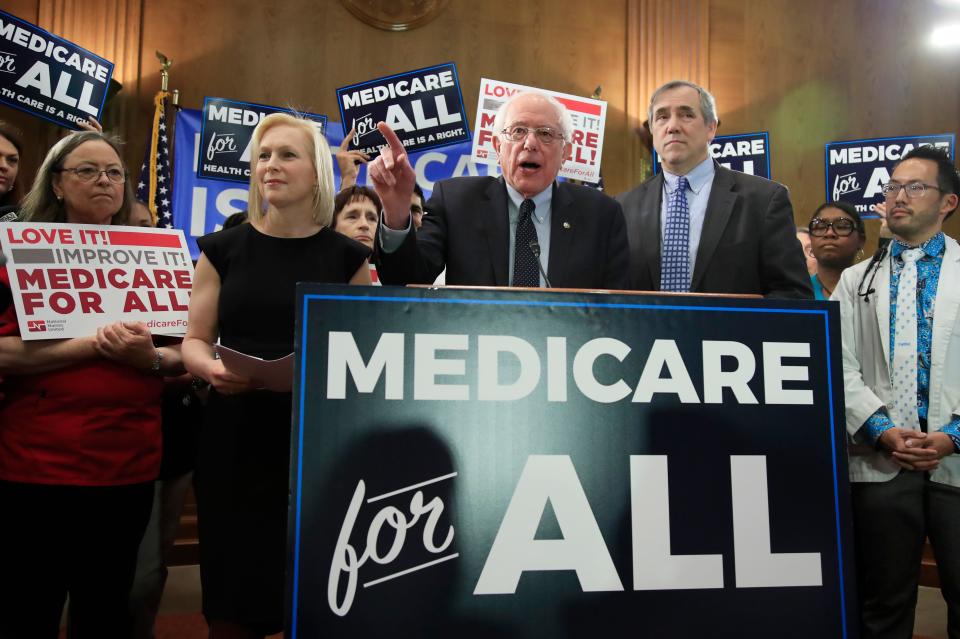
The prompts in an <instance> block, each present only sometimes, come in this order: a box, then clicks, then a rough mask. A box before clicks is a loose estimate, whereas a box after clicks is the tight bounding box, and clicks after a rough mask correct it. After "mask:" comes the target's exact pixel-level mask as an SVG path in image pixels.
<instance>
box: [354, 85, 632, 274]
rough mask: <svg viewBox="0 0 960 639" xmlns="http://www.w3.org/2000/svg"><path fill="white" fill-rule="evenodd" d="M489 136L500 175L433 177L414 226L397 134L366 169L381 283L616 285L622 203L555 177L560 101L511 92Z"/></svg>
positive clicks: (562, 139)
mask: <svg viewBox="0 0 960 639" xmlns="http://www.w3.org/2000/svg"><path fill="white" fill-rule="evenodd" d="M494 127H495V129H496V133H497V135H496V137H495V138H494V141H493V144H494V148H495V149H496V151H497V155H498V157H499V163H500V169H501V171H502V173H503V175H502V177H500V178H494V177H488V176H483V177H458V178H452V179H449V180H443V181H441V182H438V183H437V184H436V186H435V187H434V190H433V195H432V196H431V198H430V200H429V201H428V202H427V205H426V211H427V214H426V215H424V217H423V225H422V227H421V228H420V230H419V231H413V230H412V229H411V224H410V196H411V194H412V193H413V185H414V183H415V180H416V178H415V174H414V170H413V167H411V166H410V161H409V159H408V157H407V153H406V151H405V150H404V148H403V145H402V144H401V142H400V140H399V138H398V137H397V136H396V134H395V133H394V132H393V131H392V130H391V129H390V127H388V126H387V125H386V124H384V123H382V122H381V123H380V124H379V125H378V128H379V130H380V132H381V133H382V134H383V136H384V137H385V138H386V140H387V146H385V147H384V148H383V149H382V150H381V154H380V156H379V157H378V158H377V159H376V160H374V161H373V162H371V164H370V166H369V168H368V175H369V176H370V179H371V181H372V183H373V186H374V188H375V189H376V191H377V194H378V195H379V196H380V199H381V200H382V202H383V220H382V221H383V223H382V224H381V225H380V229H381V230H380V232H379V241H378V242H377V259H378V272H379V274H380V279H381V281H382V282H383V283H384V284H399V285H406V284H430V283H432V282H433V281H434V280H435V279H436V277H437V275H438V274H439V273H440V272H441V271H442V270H443V269H444V268H446V269H447V275H446V282H447V284H453V285H457V284H459V285H475V286H526V287H538V286H556V287H562V288H601V289H623V288H626V286H627V282H628V279H629V278H628V262H629V251H628V248H627V236H626V228H625V223H624V219H623V211H622V210H621V208H620V205H619V204H618V203H617V202H616V201H615V200H614V199H612V198H610V197H608V196H606V195H604V194H603V193H601V192H599V191H596V190H594V189H591V188H588V187H583V186H577V185H573V184H569V183H566V182H563V183H558V182H557V181H556V178H557V174H558V173H559V171H560V167H561V166H562V165H563V162H564V158H566V156H567V153H568V151H569V150H570V137H571V134H572V132H573V123H572V120H571V118H570V114H569V113H568V112H567V110H566V108H565V107H564V106H563V105H562V104H560V103H559V102H558V101H557V100H555V99H554V98H552V97H550V96H548V95H546V94H543V93H538V92H533V91H527V92H522V93H517V94H515V95H514V96H513V97H511V98H510V99H509V100H507V101H506V102H505V103H504V104H503V105H502V106H501V107H500V110H499V111H498V112H497V116H496V119H495V121H494Z"/></svg>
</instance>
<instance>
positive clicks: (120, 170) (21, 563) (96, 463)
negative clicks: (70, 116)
mask: <svg viewBox="0 0 960 639" xmlns="http://www.w3.org/2000/svg"><path fill="white" fill-rule="evenodd" d="M132 201H133V192H132V189H131V188H130V185H129V183H128V182H127V172H126V169H125V168H124V166H123V161H122V160H121V158H120V153H119V150H118V147H117V144H116V142H115V141H113V140H111V139H110V138H108V137H105V136H104V135H102V134H101V133H97V132H92V131H84V132H80V133H74V134H72V135H70V136H68V137H66V138H64V139H62V140H60V142H58V143H57V144H56V145H54V147H53V148H52V149H50V152H49V153H48V154H47V157H46V159H44V161H43V164H42V165H41V167H40V170H39V171H38V173H37V178H36V181H35V182H34V185H33V189H32V190H31V191H30V193H29V194H28V195H27V197H26V199H25V200H24V204H23V210H22V214H23V218H24V219H25V221H27V222H69V223H74V224H99V225H109V224H125V223H126V221H127V218H128V216H129V212H130V205H131V202H132ZM0 285H2V286H0V291H5V292H7V295H6V297H7V299H8V300H9V298H10V295H9V291H8V289H9V279H8V274H7V272H6V270H3V271H2V272H0ZM19 335H20V333H19V329H18V324H17V316H16V311H15V310H14V307H13V304H11V303H9V302H8V303H7V306H6V308H5V309H3V311H2V313H0V376H2V377H3V378H4V389H3V390H4V392H5V395H6V396H5V398H4V400H3V402H2V403H0V509H2V512H3V523H2V525H0V566H2V569H0V637H4V638H19V637H31V638H43V637H51V638H54V637H57V635H58V633H59V626H60V617H61V614H62V609H63V605H64V602H65V599H66V597H67V595H68V594H69V595H70V617H71V619H70V624H71V636H72V637H74V638H77V637H81V638H84V637H97V638H107V637H124V636H126V635H127V633H128V629H127V623H128V620H127V615H128V613H127V598H128V593H129V590H130V585H131V582H132V580H133V574H134V568H135V565H136V556H137V546H138V545H139V543H140V538H141V537H142V536H143V530H144V527H145V526H146V523H147V519H148V517H149V515H150V507H151V501H152V497H153V480H154V479H155V478H156V476H157V473H158V470H159V466H160V394H161V391H162V388H163V377H162V376H161V375H163V374H168V373H169V374H175V373H176V372H177V371H182V370H183V369H182V366H181V364H180V354H179V349H178V348H156V347H154V344H153V339H152V337H151V335H150V332H149V330H148V329H147V328H146V326H145V325H143V324H140V323H116V324H112V325H109V326H105V327H103V328H101V329H99V330H98V331H97V334H96V335H91V336H90V337H83V338H73V339H64V340H36V341H24V340H23V339H21V338H20V337H19Z"/></svg>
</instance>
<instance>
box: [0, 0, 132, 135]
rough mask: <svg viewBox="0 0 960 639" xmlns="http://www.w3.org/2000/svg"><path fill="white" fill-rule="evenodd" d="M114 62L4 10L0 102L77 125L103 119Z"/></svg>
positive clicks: (69, 125) (0, 36)
mask: <svg viewBox="0 0 960 639" xmlns="http://www.w3.org/2000/svg"><path fill="white" fill-rule="evenodd" d="M112 74H113V63H112V62H110V61H109V60H105V59H103V58H101V57H100V56H98V55H96V54H94V53H91V52H90V51H87V50H86V49H84V48H82V47H78V46H77V45H75V44H73V43H72V42H69V41H68V40H64V39H63V38H61V37H58V36H55V35H54V34H52V33H50V32H49V31H46V30H44V29H41V28H40V27H38V26H36V25H34V24H30V23H29V22H26V21H24V20H21V19H20V18H17V17H16V16H12V15H10V14H9V13H6V12H4V11H0V103H3V104H6V105H8V106H11V107H13V108H15V109H20V110H21V111H25V112H27V113H29V114H30V115H34V116H36V117H38V118H43V119H44V120H49V121H51V122H53V123H55V124H59V125H61V126H65V127H67V128H69V129H77V128H79V127H78V126H77V122H85V121H86V120H87V118H88V117H89V116H91V115H92V116H94V117H96V118H98V119H99V118H100V113H101V111H103V104H104V102H106V100H107V88H108V87H109V85H110V76H111V75H112Z"/></svg>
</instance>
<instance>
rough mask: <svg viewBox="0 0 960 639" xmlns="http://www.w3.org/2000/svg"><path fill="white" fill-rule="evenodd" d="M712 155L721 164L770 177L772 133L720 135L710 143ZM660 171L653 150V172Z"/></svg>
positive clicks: (658, 159) (658, 161)
mask: <svg viewBox="0 0 960 639" xmlns="http://www.w3.org/2000/svg"><path fill="white" fill-rule="evenodd" d="M710 156H711V157H713V159H714V160H716V161H717V162H719V163H720V166H722V167H726V168H728V169H732V170H734V171H740V172H741V173H748V174H750V175H756V176H757V177H762V178H766V179H768V180H769V179H771V178H770V135H769V134H768V133H767V132H766V131H762V132H760V133H738V134H736V135H718V136H717V137H715V138H713V142H711V143H710ZM659 172H660V158H659V157H658V156H657V152H656V151H654V152H653V174H654V175H656V174H657V173H659Z"/></svg>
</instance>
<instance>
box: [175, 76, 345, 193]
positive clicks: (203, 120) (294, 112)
mask: <svg viewBox="0 0 960 639" xmlns="http://www.w3.org/2000/svg"><path fill="white" fill-rule="evenodd" d="M210 100H220V101H222V102H230V103H231V104H242V105H244V106H252V107H258V108H263V109H272V110H273V112H274V113H289V114H290V115H301V116H307V118H308V119H310V120H313V121H314V122H316V121H317V119H316V118H323V129H322V133H323V135H324V139H326V135H327V122H328V121H329V118H328V117H327V116H325V115H322V114H320V113H310V112H309V111H298V110H296V109H292V108H286V107H278V106H273V105H271V104H259V103H257V102H244V101H243V100H231V99H230V98H218V97H211V96H209V95H206V96H204V97H203V108H202V109H200V142H201V144H200V146H199V147H198V151H202V150H203V144H202V142H203V135H204V133H205V130H206V128H207V102H208V101H210ZM267 115H272V114H269V113H268V114H267ZM331 151H332V149H331ZM200 164H201V163H200V162H199V161H198V162H197V168H196V170H195V171H194V174H195V175H196V176H197V178H198V179H200V180H216V181H218V182H229V183H231V184H246V185H248V186H249V184H250V180H230V179H227V178H223V177H214V176H212V175H200Z"/></svg>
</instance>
